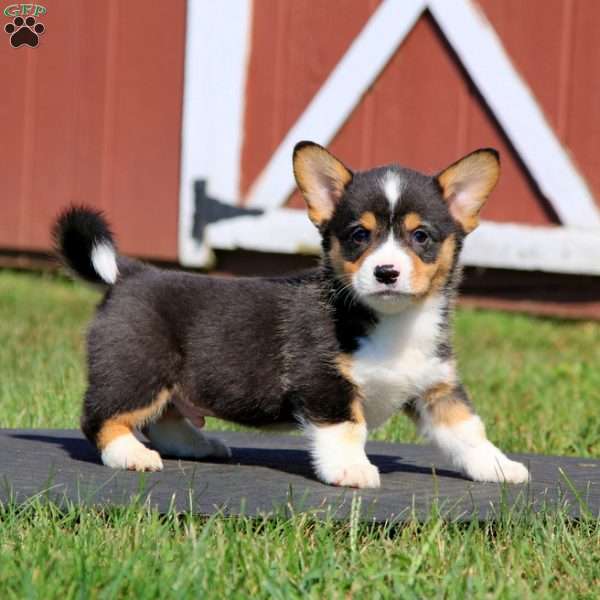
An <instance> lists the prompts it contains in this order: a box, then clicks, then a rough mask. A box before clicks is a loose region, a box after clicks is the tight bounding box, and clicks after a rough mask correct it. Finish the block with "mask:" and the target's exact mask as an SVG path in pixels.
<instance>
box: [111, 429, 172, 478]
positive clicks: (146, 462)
mask: <svg viewBox="0 0 600 600" xmlns="http://www.w3.org/2000/svg"><path fill="white" fill-rule="evenodd" d="M102 462H103V463H104V464H105V465H106V466H107V467H111V468H112V469H127V470H129V471H162V469H163V463H162V460H161V458H160V454H159V453H158V452H155V451H154V450H150V449H149V448H146V446H144V444H142V443H141V442H140V441H139V440H137V439H136V438H135V437H134V436H133V435H131V434H128V435H122V436H120V437H118V438H116V439H114V440H113V441H112V442H110V443H109V444H108V445H107V446H106V448H104V450H102Z"/></svg>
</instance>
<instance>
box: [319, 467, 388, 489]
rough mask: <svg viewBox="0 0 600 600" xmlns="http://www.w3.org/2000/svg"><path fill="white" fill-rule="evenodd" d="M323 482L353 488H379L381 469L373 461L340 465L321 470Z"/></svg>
mask: <svg viewBox="0 0 600 600" xmlns="http://www.w3.org/2000/svg"><path fill="white" fill-rule="evenodd" d="M319 475H320V477H321V479H322V480H323V482H325V483H329V484H331V485H339V486H344V487H353V488H378V487H380V486H381V480H380V478H379V471H378V469H377V467H376V466H375V465H372V464H371V463H357V464H353V465H338V466H336V467H332V468H329V469H327V470H326V471H325V472H324V471H321V473H320V474H319Z"/></svg>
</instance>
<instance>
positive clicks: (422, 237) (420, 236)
mask: <svg viewBox="0 0 600 600" xmlns="http://www.w3.org/2000/svg"><path fill="white" fill-rule="evenodd" d="M412 239H413V240H414V241H415V242H416V243H417V244H419V245H420V246H422V245H423V244H426V243H427V242H428V241H429V234H428V233H427V232H426V231H425V230H424V229H415V230H414V231H413V232H412Z"/></svg>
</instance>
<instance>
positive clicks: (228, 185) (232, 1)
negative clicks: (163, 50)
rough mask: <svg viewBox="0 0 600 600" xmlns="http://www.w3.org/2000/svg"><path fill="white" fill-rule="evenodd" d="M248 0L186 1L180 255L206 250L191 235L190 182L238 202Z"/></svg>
mask: <svg viewBox="0 0 600 600" xmlns="http://www.w3.org/2000/svg"><path fill="white" fill-rule="evenodd" d="M251 25H252V2H251V0H227V2H213V1H211V0H188V3H187V24H186V26H187V31H186V49H185V78H184V92H183V119H182V145H181V176H180V195H179V260H180V262H181V263H182V264H184V265H186V266H200V265H203V264H205V263H206V262H207V260H208V259H209V256H210V249H209V248H208V247H207V246H206V245H202V244H199V243H198V242H197V241H196V240H195V239H194V238H193V237H192V224H193V218H194V191H193V182H194V180H196V179H199V178H204V179H207V181H208V187H207V193H209V194H210V195H212V196H215V197H218V198H219V199H223V200H224V201H231V202H237V200H238V198H239V195H240V193H239V181H240V164H241V161H240V156H241V150H242V141H243V139H242V137H243V131H244V127H243V118H244V103H245V86H246V73H247V62H248V54H249V52H248V51H249V43H250V27H251Z"/></svg>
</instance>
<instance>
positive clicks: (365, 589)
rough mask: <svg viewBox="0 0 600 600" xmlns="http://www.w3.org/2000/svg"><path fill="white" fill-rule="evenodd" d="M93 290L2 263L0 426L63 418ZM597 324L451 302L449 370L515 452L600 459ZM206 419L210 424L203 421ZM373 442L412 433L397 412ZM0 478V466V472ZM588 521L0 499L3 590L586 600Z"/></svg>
mask: <svg viewBox="0 0 600 600" xmlns="http://www.w3.org/2000/svg"><path fill="white" fill-rule="evenodd" d="M99 297H100V296H99V294H98V293H97V292H96V291H93V290H91V289H89V288H87V287H85V286H83V285H80V284H77V283H72V282H69V281H66V280H64V279H59V278H56V277H53V276H37V275H30V274H20V273H12V272H7V271H5V272H0V407H1V409H2V412H1V415H2V416H1V419H0V426H2V427H46V428H48V427H77V424H78V414H79V404H80V401H81V396H82V393H83V389H84V384H85V378H84V372H85V371H84V360H83V336H84V332H85V327H86V323H87V321H88V320H89V318H90V316H91V315H92V312H93V307H94V304H95V303H96V302H97V301H98V299H99ZM599 342H600V324H598V323H585V322H566V321H557V320H551V319H535V318H530V317H525V316H519V315H507V314H502V313H496V312H488V311H486V312H484V311H473V310H461V311H459V313H458V315H457V322H456V343H457V348H458V353H459V363H460V367H461V372H462V374H463V379H464V381H465V383H466V384H467V386H468V388H469V390H470V391H471V395H472V397H473V400H474V402H475V405H476V406H477V407H478V409H479V412H480V413H481V415H482V416H483V418H484V420H485V422H486V423H487V425H488V433H489V436H490V437H491V438H492V439H493V440H494V441H495V442H496V443H498V444H499V445H500V446H501V447H502V448H504V449H506V450H508V451H514V452H521V451H523V452H542V453H548V454H566V455H581V456H595V457H598V456H600V415H599V411H598V409H599V408H600V369H599V368H598V365H599V364H600V343H599ZM210 426H211V427H214V428H220V427H223V424H222V423H218V422H212V423H210ZM374 437H376V438H378V439H386V440H393V441H400V440H402V441H412V440H415V439H416V437H415V434H414V431H413V430H412V426H411V425H410V424H409V423H408V422H407V421H406V420H405V419H403V418H401V417H399V418H397V419H394V420H392V421H391V422H390V423H388V424H387V425H386V426H385V427H384V428H383V429H382V430H380V431H378V432H376V433H375V435H374ZM0 477H1V474H0ZM598 589H600V525H599V524H598V522H597V521H595V520H583V521H580V522H578V523H573V522H572V521H569V520H568V519H566V518H565V517H564V516H563V515H560V514H559V515H556V514H554V515H553V514H546V515H539V516H534V515H531V514H529V513H524V514H518V515H514V514H513V515H511V514H508V513H507V514H505V515H502V516H501V517H500V518H499V520H498V521H497V522H496V523H494V524H491V525H490V524H488V525H484V524H479V523H472V524H468V525H464V524H455V523H445V522H443V521H442V520H441V519H439V518H437V517H436V515H435V514H432V516H431V518H430V520H429V521H428V522H426V523H425V524H422V525H419V524H417V523H410V524H408V525H406V526H404V527H396V528H394V529H391V528H386V527H373V526H366V525H361V524H359V523H356V522H352V521H351V522H349V523H335V522H332V521H325V522H321V521H316V520H315V519H313V518H312V517H311V516H310V515H295V516H292V517H289V516H287V517H283V516H282V517H279V518H274V519H248V518H238V519H228V518H222V517H217V518H213V519H202V518H197V517H189V516H186V515H175V514H169V515H166V516H165V515H163V516H161V515H158V514H157V513H155V512H153V511H151V510H148V509H146V508H144V507H140V506H132V507H128V508H124V509H113V510H107V511H104V512H101V511H94V510H90V509H85V508H82V507H78V506H72V507H70V508H67V509H64V510H62V511H59V510H58V509H57V508H56V507H53V506H48V505H43V504H41V503H39V502H37V501H34V502H32V503H30V504H29V505H27V506H24V507H15V506H11V505H9V506H3V507H0V593H1V596H2V598H5V597H6V598H24V597H27V598H30V597H31V598H44V599H46V598H61V599H65V600H66V599H68V598H167V597H203V598H249V597H252V598H263V597H264V598H295V597H298V598H299V597H307V598H363V597H369V598H379V597H381V598H385V597H394V598H423V597H444V598H463V597H485V598H528V597H543V598H553V597H556V598H596V597H597V594H598Z"/></svg>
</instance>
